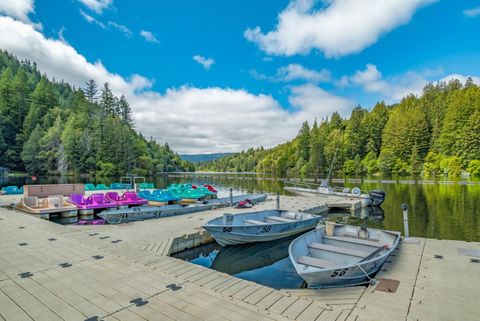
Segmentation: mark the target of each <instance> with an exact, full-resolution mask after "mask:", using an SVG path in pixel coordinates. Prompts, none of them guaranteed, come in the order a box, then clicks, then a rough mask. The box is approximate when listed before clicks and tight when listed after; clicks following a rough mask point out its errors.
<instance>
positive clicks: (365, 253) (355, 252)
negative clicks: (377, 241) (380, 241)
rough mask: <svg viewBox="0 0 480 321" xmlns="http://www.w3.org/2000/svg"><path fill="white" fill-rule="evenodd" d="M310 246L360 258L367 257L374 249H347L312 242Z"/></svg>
mask: <svg viewBox="0 0 480 321" xmlns="http://www.w3.org/2000/svg"><path fill="white" fill-rule="evenodd" d="M308 248H312V249H316V250H321V251H328V252H334V253H340V254H345V255H350V256H356V257H359V258H365V257H367V256H369V255H370V254H371V253H372V251H359V250H354V249H347V248H345V247H341V246H333V245H329V244H322V243H311V244H309V245H308ZM374 251H375V250H374Z"/></svg>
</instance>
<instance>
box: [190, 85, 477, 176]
mask: <svg viewBox="0 0 480 321" xmlns="http://www.w3.org/2000/svg"><path fill="white" fill-rule="evenodd" d="M311 121H313V125H312V127H310V126H309V124H308V123H307V122H305V123H304V124H303V125H302V127H301V128H300V131H299V133H298V135H297V136H296V137H295V138H294V139H293V140H292V141H289V142H287V143H285V144H282V145H278V146H276V147H274V148H271V149H263V148H259V149H249V150H247V151H243V152H241V153H238V154H235V155H232V156H229V157H225V158H222V159H219V160H216V161H213V162H209V163H204V164H201V166H198V167H199V168H200V169H202V170H212V171H257V172H259V173H273V174H274V175H277V176H298V175H301V176H304V177H305V176H310V177H320V176H325V175H326V173H327V171H328V167H329V166H330V164H332V163H333V160H334V159H336V160H335V165H334V170H335V171H336V172H341V173H343V174H346V175H364V174H375V173H382V174H383V175H399V176H406V175H423V176H437V175H446V176H450V177H458V176H460V175H461V173H462V172H463V171H466V172H468V173H470V174H471V175H472V176H474V177H480V87H479V86H477V85H475V84H474V83H473V82H472V81H471V79H468V80H467V81H466V83H465V84H462V83H461V82H460V81H458V80H452V81H450V82H448V83H445V82H439V83H437V84H428V85H427V86H426V87H425V88H424V90H423V94H422V95H421V96H420V97H416V96H413V95H411V96H407V97H405V98H403V99H402V100H401V102H400V103H398V104H395V105H386V104H385V103H383V102H379V103H377V104H376V105H375V106H374V107H373V108H372V109H371V110H368V109H365V108H362V107H360V106H358V107H356V108H354V109H353V110H352V113H351V115H350V118H349V119H342V118H341V117H340V115H339V114H338V113H334V114H333V115H332V116H331V117H330V119H322V120H321V121H320V123H317V121H316V120H311Z"/></svg>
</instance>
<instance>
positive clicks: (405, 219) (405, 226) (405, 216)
mask: <svg viewBox="0 0 480 321" xmlns="http://www.w3.org/2000/svg"><path fill="white" fill-rule="evenodd" d="M400 207H401V208H402V210H403V230H404V235H405V237H406V238H409V237H410V233H409V232H408V204H407V203H403V204H402V205H400Z"/></svg>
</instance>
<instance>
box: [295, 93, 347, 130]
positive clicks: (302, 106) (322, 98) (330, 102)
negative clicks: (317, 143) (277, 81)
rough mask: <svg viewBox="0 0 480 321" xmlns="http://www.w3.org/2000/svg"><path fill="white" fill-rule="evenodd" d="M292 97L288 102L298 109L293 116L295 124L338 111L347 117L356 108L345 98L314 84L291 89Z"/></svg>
mask: <svg viewBox="0 0 480 321" xmlns="http://www.w3.org/2000/svg"><path fill="white" fill-rule="evenodd" d="M291 92H292V95H291V96H290V97H289V99H288V101H289V102H290V104H291V105H292V106H294V107H296V108H297V113H296V114H294V115H293V119H294V122H295V123H301V122H303V121H305V120H311V119H313V118H314V117H319V118H322V117H326V116H331V114H332V113H333V112H335V111H337V112H338V113H339V114H340V115H341V116H343V117H347V116H348V115H349V114H350V111H351V110H352V107H353V106H354V102H353V101H351V100H349V99H346V98H344V97H340V96H335V95H332V94H331V93H329V92H327V91H325V90H323V89H322V88H320V87H317V86H314V85H312V84H305V85H302V86H297V87H291Z"/></svg>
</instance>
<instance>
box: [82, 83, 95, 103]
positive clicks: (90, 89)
mask: <svg viewBox="0 0 480 321" xmlns="http://www.w3.org/2000/svg"><path fill="white" fill-rule="evenodd" d="M83 92H84V93H85V98H87V101H88V102H89V103H90V104H94V103H96V102H97V99H98V97H97V95H98V86H97V83H96V82H95V80H93V79H90V80H89V81H87V82H86V83H85V88H84V90H83Z"/></svg>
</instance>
